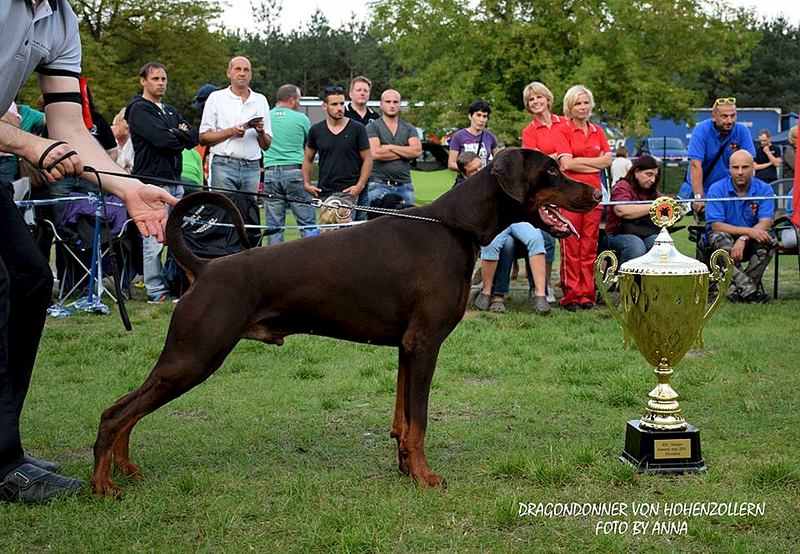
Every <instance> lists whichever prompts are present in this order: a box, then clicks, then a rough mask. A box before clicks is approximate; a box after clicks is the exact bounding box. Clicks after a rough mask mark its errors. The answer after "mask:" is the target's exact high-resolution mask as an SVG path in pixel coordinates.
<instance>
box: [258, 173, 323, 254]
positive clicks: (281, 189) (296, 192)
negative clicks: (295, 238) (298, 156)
mask: <svg viewBox="0 0 800 554" xmlns="http://www.w3.org/2000/svg"><path fill="white" fill-rule="evenodd" d="M264 192H265V193H266V194H275V195H276V196H278V198H267V199H266V201H265V202H264V205H265V207H266V212H267V226H269V227H273V228H278V227H280V228H282V227H283V226H284V225H285V224H286V207H287V206H288V207H289V208H290V209H291V210H292V213H293V214H294V218H295V219H296V220H297V224H298V225H300V226H307V228H306V229H300V235H301V236H303V237H304V236H306V235H308V234H309V233H312V234H313V233H314V231H315V230H316V227H314V224H315V223H316V222H317V219H316V218H317V214H316V211H315V210H314V207H313V206H311V205H310V204H301V203H300V202H294V201H293V200H304V201H311V195H310V194H309V193H308V192H307V191H306V189H304V188H303V171H302V170H301V169H272V168H267V170H266V171H265V172H264ZM281 242H283V230H281V231H280V232H278V233H275V234H274V235H268V236H267V243H268V244H279V243H281Z"/></svg>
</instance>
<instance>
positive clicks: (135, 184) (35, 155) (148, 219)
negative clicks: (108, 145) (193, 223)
mask: <svg viewBox="0 0 800 554" xmlns="http://www.w3.org/2000/svg"><path fill="white" fill-rule="evenodd" d="M39 84H40V86H41V89H42V93H45V94H47V93H76V92H79V90H78V80H77V79H75V78H73V77H62V76H48V75H41V76H40V77H39ZM45 113H46V114H47V130H48V133H49V135H50V137H51V138H52V139H55V140H63V141H66V142H67V144H63V145H61V146H59V147H57V148H55V149H53V150H52V151H50V153H49V154H48V155H47V156H46V157H45V160H44V163H43V164H42V165H43V166H44V168H47V167H49V166H50V165H51V164H53V163H55V162H56V160H58V159H59V158H61V157H63V156H64V155H65V154H66V153H68V152H69V151H70V150H75V151H76V152H77V155H76V156H70V157H69V158H66V159H65V160H62V161H60V162H59V163H58V164H57V165H56V166H55V167H54V168H53V169H52V170H49V171H47V170H46V171H45V175H47V177H48V179H50V180H53V181H55V180H56V179H59V178H61V177H63V176H65V175H75V176H79V175H80V176H82V177H83V178H85V179H86V180H88V181H90V182H91V183H94V184H97V181H96V178H95V176H94V174H84V175H82V173H83V166H84V164H86V165H90V166H92V167H94V168H95V169H97V170H99V171H108V172H115V173H118V172H119V171H120V167H119V166H118V165H117V164H116V163H114V161H113V160H112V159H111V158H109V157H108V154H107V153H106V152H105V150H103V147H102V146H100V143H99V142H97V141H96V140H95V139H94V137H92V135H90V134H89V131H88V130H87V129H86V126H85V125H84V123H83V116H82V112H81V105H80V104H78V103H76V102H70V101H66V102H54V103H51V104H49V105H48V106H47V107H46V108H45ZM24 136H25V138H26V139H27V140H26V143H27V144H26V145H23V147H22V148H17V149H16V150H12V151H13V152H14V153H17V154H19V155H21V156H23V157H24V158H25V159H27V160H28V161H30V162H31V163H32V164H34V165H35V166H38V165H39V158H40V156H41V155H42V153H43V152H44V150H45V149H46V148H47V147H49V146H50V145H52V144H53V142H54V140H48V139H43V138H40V137H35V136H33V135H29V134H27V133H24ZM17 138H19V137H17ZM102 184H103V188H104V189H105V190H106V191H108V192H110V193H111V194H114V195H115V196H119V197H120V198H122V200H123V201H124V202H125V204H126V206H127V208H128V213H129V214H130V216H131V218H133V220H134V221H135V222H136V226H137V227H138V228H139V231H140V232H141V233H142V235H144V236H150V235H153V236H155V237H156V239H158V240H159V241H161V242H163V240H164V224H165V223H166V220H167V212H166V209H165V204H171V205H175V204H176V203H177V200H176V199H175V198H173V197H172V196H171V195H170V194H168V193H167V192H166V191H164V189H162V188H160V187H155V186H153V185H145V184H144V183H142V182H141V181H138V180H135V179H126V178H122V177H112V176H103V177H102Z"/></svg>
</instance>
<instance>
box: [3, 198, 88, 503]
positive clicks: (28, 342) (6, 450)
mask: <svg viewBox="0 0 800 554" xmlns="http://www.w3.org/2000/svg"><path fill="white" fill-rule="evenodd" d="M52 287H53V274H52V273H51V271H50V266H49V265H47V262H46V261H45V259H44V258H43V257H42V254H41V252H39V249H38V248H37V247H36V242H35V241H34V240H33V236H32V235H31V233H30V231H28V228H27V226H26V225H25V222H24V221H23V220H22V217H21V215H20V213H19V211H18V210H17V207H16V206H15V205H14V201H13V200H12V198H11V196H10V195H9V194H8V192H7V190H6V188H5V186H3V184H2V183H0V500H6V501H12V502H13V501H17V502H40V501H45V500H49V499H51V498H53V497H55V496H57V495H59V494H62V493H65V492H72V491H75V490H77V489H79V488H80V487H81V486H82V485H83V482H82V481H80V480H78V479H70V478H68V477H62V476H60V475H56V474H54V473H50V472H49V471H45V470H43V469H41V468H40V467H38V466H35V465H33V464H31V463H26V461H25V459H24V452H23V450H22V445H21V442H20V435H19V418H20V414H21V412H22V408H23V405H24V403H25V396H26V395H27V393H28V385H29V384H30V379H31V373H32V371H33V363H34V361H35V359H36V351H37V350H38V348H39V339H40V337H41V335H42V328H43V327H44V320H45V317H46V315H47V306H48V305H49V303H50V293H51V291H52Z"/></svg>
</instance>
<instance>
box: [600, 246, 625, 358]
mask: <svg viewBox="0 0 800 554" xmlns="http://www.w3.org/2000/svg"><path fill="white" fill-rule="evenodd" d="M606 262H607V264H606ZM618 265H619V262H618V260H617V256H616V254H614V252H613V251H611V250H603V251H602V252H600V254H599V255H598V256H597V259H596V260H595V261H594V282H595V284H596V285H597V289H598V290H599V291H600V296H601V297H602V298H603V302H605V303H606V306H608V311H610V312H611V315H613V316H614V318H615V319H616V320H617V323H619V326H620V327H622V333H623V337H622V346H623V347H625V348H628V342H629V341H630V335H629V333H628V327H627V325H625V320H624V319H623V317H622V311H621V310H622V307H621V306H619V307H615V306H614V305H613V304H611V299H610V297H609V295H608V289H609V288H610V287H611V286H612V285H614V284H615V283H617V281H619V274H618V273H617V267H618Z"/></svg>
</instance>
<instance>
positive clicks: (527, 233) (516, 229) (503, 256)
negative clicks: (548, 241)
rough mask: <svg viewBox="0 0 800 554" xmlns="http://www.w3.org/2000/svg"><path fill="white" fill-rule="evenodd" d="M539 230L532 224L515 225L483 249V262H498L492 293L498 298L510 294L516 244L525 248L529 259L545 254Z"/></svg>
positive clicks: (543, 242) (521, 223)
mask: <svg viewBox="0 0 800 554" xmlns="http://www.w3.org/2000/svg"><path fill="white" fill-rule="evenodd" d="M543 235H544V233H542V232H541V231H540V230H539V229H537V228H536V227H534V226H533V225H531V224H530V223H525V222H520V223H513V224H512V225H511V226H509V227H507V228H506V229H504V230H503V231H501V232H500V234H499V235H497V236H496V237H495V238H494V240H492V242H491V243H489V245H488V246H482V247H481V259H482V260H497V261H498V263H497V270H496V272H495V275H494V283H493V284H492V292H493V293H494V294H497V295H498V296H505V295H506V294H508V291H509V288H510V285H511V279H510V277H511V266H512V265H513V264H514V260H515V259H517V252H516V248H517V246H516V242H515V241H517V240H518V241H520V242H521V243H522V244H523V246H524V247H525V251H524V253H523V255H527V257H529V258H530V257H531V256H536V255H538V254H545V240H544V237H543Z"/></svg>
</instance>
